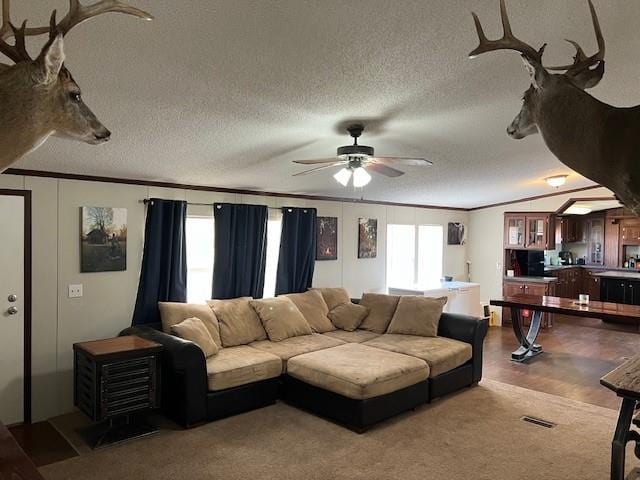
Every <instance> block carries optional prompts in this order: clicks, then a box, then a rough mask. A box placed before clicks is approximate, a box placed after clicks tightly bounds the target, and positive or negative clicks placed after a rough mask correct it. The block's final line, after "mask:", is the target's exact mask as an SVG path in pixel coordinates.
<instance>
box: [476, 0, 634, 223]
mask: <svg viewBox="0 0 640 480" xmlns="http://www.w3.org/2000/svg"><path fill="white" fill-rule="evenodd" d="M589 9H590V10H591V18H592V20H593V28H594V30H595V34H596V39H597V42H598V52H596V53H595V54H593V55H591V56H587V55H586V54H585V53H584V50H583V49H582V48H581V47H580V45H579V44H578V43H576V42H574V41H572V40H567V41H568V42H569V43H571V44H572V45H573V46H574V47H575V48H576V55H575V57H574V61H573V63H572V64H571V65H565V66H558V67H545V66H543V64H542V54H543V52H544V49H545V47H546V44H544V45H543V46H542V47H541V48H540V49H538V50H536V49H535V48H533V47H532V46H531V45H528V44H527V43H525V42H523V41H521V40H519V39H518V38H516V37H515V36H514V34H513V32H512V31H511V25H510V24H509V17H508V16H507V9H506V6H505V1H504V0H500V16H501V18H502V27H503V31H504V33H503V36H502V38H500V39H498V40H488V39H487V37H486V36H485V34H484V31H483V30H482V25H481V24H480V20H479V19H478V16H477V15H476V14H475V13H472V15H473V19H474V22H475V25H476V30H477V32H478V38H479V39H480V45H479V46H478V48H476V49H475V50H473V51H472V52H471V53H470V54H469V57H470V58H474V57H476V56H478V55H480V54H482V53H486V52H491V51H494V50H515V51H517V52H520V53H521V54H522V58H523V60H524V63H525V66H526V67H527V70H528V71H529V73H530V75H531V86H530V87H529V89H528V90H527V91H526V92H525V94H524V97H523V105H522V109H521V110H520V113H518V115H517V116H516V118H515V119H514V120H513V122H512V123H511V125H509V127H508V128H507V133H508V134H509V135H510V136H511V137H512V138H515V139H521V138H524V137H526V136H528V135H532V134H534V133H538V132H540V133H541V134H542V138H543V140H544V142H545V144H546V145H547V147H548V148H549V150H551V152H552V153H553V154H554V155H555V156H556V157H557V158H558V159H559V160H560V161H561V162H562V163H564V164H565V165H567V166H568V167H570V168H572V169H573V170H575V171H576V172H578V173H579V174H581V175H582V176H584V177H587V178H589V179H591V180H593V181H594V182H597V183H598V184H600V185H602V186H604V187H607V188H609V189H610V190H612V191H613V192H614V193H615V195H616V197H617V198H618V199H619V200H620V201H621V202H622V203H623V204H624V205H625V206H626V207H628V208H629V209H631V210H632V211H633V213H634V214H635V215H640V106H636V107H630V108H618V107H613V106H611V105H607V104H606V103H603V102H601V101H600V100H598V99H596V98H594V97H592V96H591V95H589V94H588V93H587V92H585V90H586V89H588V88H592V87H594V86H596V85H597V84H598V83H599V82H600V80H602V77H603V75H604V64H605V62H604V53H605V42H604V37H603V36H602V31H601V29H600V23H599V21H598V16H597V14H596V11H595V8H594V7H593V3H592V2H591V0H589ZM551 71H559V72H562V73H560V74H552V73H550V72H551Z"/></svg>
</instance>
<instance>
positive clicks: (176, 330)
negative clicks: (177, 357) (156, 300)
mask: <svg viewBox="0 0 640 480" xmlns="http://www.w3.org/2000/svg"><path fill="white" fill-rule="evenodd" d="M171 333H173V334H175V335H177V336H178V337H180V338H184V339H185V340H189V341H191V342H193V343H195V344H196V345H198V346H199V347H200V349H201V350H202V351H203V352H204V356H205V357H210V356H212V355H215V354H216V353H218V350H220V349H219V348H218V346H217V345H216V342H214V341H213V338H211V334H210V333H209V330H207V327H205V325H204V322H203V321H202V320H200V319H199V318H196V317H193V318H187V319H186V320H183V321H181V322H180V323H176V324H175V325H172V326H171Z"/></svg>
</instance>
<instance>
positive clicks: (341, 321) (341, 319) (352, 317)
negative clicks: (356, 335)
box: [328, 302, 369, 332]
mask: <svg viewBox="0 0 640 480" xmlns="http://www.w3.org/2000/svg"><path fill="white" fill-rule="evenodd" d="M368 313H369V309H368V308H367V307H363V306H362V305H356V304H355V303H351V302H349V303H343V304H342V305H338V306H337V307H336V308H334V309H333V310H331V311H330V312H329V315H328V316H329V319H330V320H331V322H332V323H333V324H334V325H335V326H336V327H337V328H340V329H342V330H346V331H347V332H353V331H354V330H355V329H356V328H358V327H359V326H360V324H361V323H362V320H364V318H365V317H366V316H367V314H368Z"/></svg>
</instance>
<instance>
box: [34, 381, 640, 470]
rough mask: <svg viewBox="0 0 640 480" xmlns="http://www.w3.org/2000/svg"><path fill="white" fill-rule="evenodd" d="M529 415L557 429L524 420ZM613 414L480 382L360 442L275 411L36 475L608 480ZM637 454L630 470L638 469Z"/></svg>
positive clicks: (317, 421) (174, 433) (304, 417)
mask: <svg viewBox="0 0 640 480" xmlns="http://www.w3.org/2000/svg"><path fill="white" fill-rule="evenodd" d="M523 415H530V416H534V417H538V418H543V419H545V420H549V421H551V422H554V423H556V424H557V426H556V427H555V428H551V429H548V428H544V427H540V426H536V425H532V424H528V423H526V422H524V421H522V420H521V417H522V416H523ZM616 417H617V412H615V411H614V410H609V409H606V408H602V407H597V406H593V405H587V404H585V403H580V402H576V401H572V400H568V399H564V398H560V397H556V396H552V395H548V394H544V393H539V392H534V391H532V390H525V389H522V388H520V387H515V386H511V385H506V384H503V383H499V382H495V381H491V380H484V381H483V382H482V383H481V384H480V385H479V386H477V387H475V388H472V389H466V390H464V391H462V392H459V393H458V394H455V395H452V396H449V397H447V398H445V399H442V400H440V401H437V402H434V403H433V404H431V405H425V406H424V407H420V408H418V409H416V410H415V411H412V412H408V413H406V414H403V415H400V416H398V417H396V418H394V419H391V420H389V421H386V422H384V423H382V424H380V425H378V426H377V427H374V428H373V429H372V430H370V431H369V432H367V433H365V434H363V435H358V434H356V433H353V432H351V431H350V430H347V429H345V428H342V427H340V426H338V425H335V424H333V423H331V422H328V421H326V420H323V419H321V418H318V417H316V416H314V415H312V414H309V413H306V412H303V411H300V410H298V409H296V408H293V407H290V406H288V405H286V404H283V403H278V404H276V405H274V406H271V407H267V408H264V409H260V410H255V411H253V412H249V413H246V414H243V415H238V416H236V417H232V418H228V419H225V420H220V421H217V422H213V423H209V424H207V425H203V426H202V427H198V428H195V429H192V430H164V431H162V432H161V433H160V434H157V435H155V436H153V437H148V438H145V439H140V440H136V441H132V442H129V443H127V444H122V445H118V446H115V447H111V448H106V449H103V450H99V451H94V452H86V451H85V452H82V454H81V455H80V456H79V457H75V458H72V459H69V460H65V461H62V462H58V463H54V464H51V465H48V466H46V467H43V468H41V469H40V470H41V472H42V474H43V475H44V476H45V478H47V479H50V480H57V479H84V478H91V479H95V480H98V479H105V480H106V479H113V480H124V479H139V480H145V479H153V480H160V479H172V480H173V479H183V478H184V479H190V480H193V479H196V480H197V479H205V478H206V479H225V480H227V479H228V480H232V479H251V480H262V479H269V480H271V479H273V480H276V479H278V480H289V479H291V480H313V479H367V480H373V479H385V480H386V479H403V480H405V479H406V480H412V479H416V480H418V479H419V480H425V479H432V480H439V479H443V480H445V479H446V480H449V479H456V480H457V479H474V480H481V479H487V480H489V479H491V480H501V479H504V480H513V479H523V480H526V479H536V480H537V479H545V480H552V479H558V480H560V479H562V480H573V479H575V480H591V479H593V480H602V479H605V478H609V459H610V444H611V437H612V434H613V430H614V426H615V422H616ZM59 428H60V427H59ZM63 433H65V432H63ZM69 433H70V432H69ZM631 451H632V450H631V447H629V454H628V463H629V470H630V469H631V467H635V466H638V464H639V463H638V461H637V460H636V459H635V457H634V456H633V455H632V453H631Z"/></svg>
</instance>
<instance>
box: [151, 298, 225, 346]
mask: <svg viewBox="0 0 640 480" xmlns="http://www.w3.org/2000/svg"><path fill="white" fill-rule="evenodd" d="M158 309H159V310H160V320H161V321H162V331H163V332H164V333H171V327H172V326H173V325H175V324H176V323H180V322H182V321H183V320H186V319H187V318H193V317H196V318H199V319H200V320H202V322H203V323H204V325H205V327H207V330H209V334H210V335H211V338H213V341H214V342H216V345H217V346H218V347H222V341H221V340H220V326H219V324H218V319H217V318H216V315H215V314H214V313H213V310H211V308H209V306H208V305H205V304H202V305H200V304H197V303H178V302H158Z"/></svg>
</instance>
